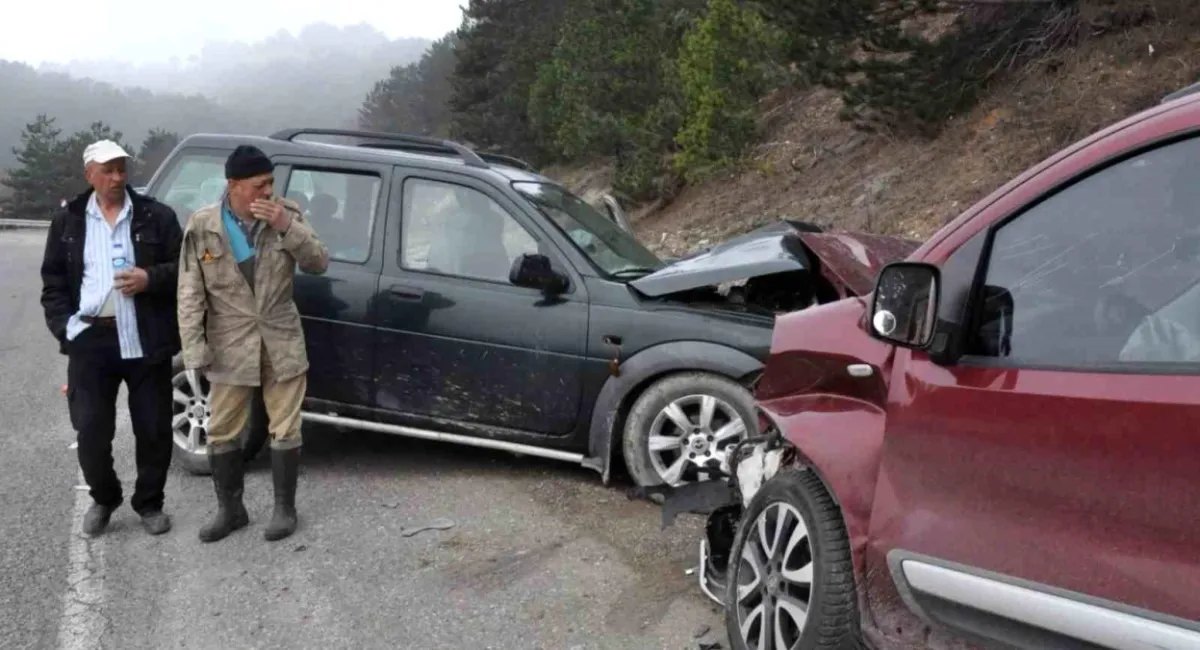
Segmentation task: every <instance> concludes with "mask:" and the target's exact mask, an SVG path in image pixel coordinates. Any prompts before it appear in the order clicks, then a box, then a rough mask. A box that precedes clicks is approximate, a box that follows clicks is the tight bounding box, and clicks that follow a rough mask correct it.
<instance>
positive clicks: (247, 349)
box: [178, 145, 329, 542]
mask: <svg viewBox="0 0 1200 650" xmlns="http://www.w3.org/2000/svg"><path fill="white" fill-rule="evenodd" d="M225 177H226V179H227V183H228V185H227V188H226V190H225V193H224V195H223V196H222V198H221V202H220V203H219V204H217V205H212V206H208V207H205V208H202V209H200V210H199V211H197V212H196V213H194V214H193V215H192V216H191V217H190V218H189V219H188V225H187V229H186V230H185V231H184V235H183V250H182V251H181V253H180V260H179V295H178V301H179V333H180V338H181V339H182V343H183V362H184V366H185V367H186V368H187V369H188V370H189V371H197V372H203V373H204V374H205V376H207V377H208V380H209V383H210V385H211V386H212V394H211V398H210V405H211V408H212V419H211V420H210V423H209V429H208V457H209V461H210V463H211V465H212V477H213V484H214V486H215V488H216V493H217V514H216V516H215V517H214V518H213V520H212V521H211V522H209V523H208V524H207V525H206V526H204V527H203V528H202V529H201V530H200V539H201V541H205V542H214V541H217V540H219V539H222V538H224V537H225V536H226V535H228V534H229V533H231V532H233V531H234V530H237V529H239V528H241V527H243V526H245V525H246V524H247V523H249V515H248V513H247V512H246V508H245V506H244V505H243V503H242V492H243V485H244V481H243V476H244V474H243V468H242V450H241V442H240V438H239V434H240V433H241V431H242V429H243V428H245V425H246V422H247V420H248V418H249V413H250V401H251V399H252V398H253V396H254V391H255V389H256V388H257V387H260V386H261V387H262V391H263V402H264V403H265V404H266V407H267V417H268V420H269V422H270V425H269V431H270V436H271V472H272V477H273V482H274V487H275V511H274V514H273V515H272V517H271V521H270V523H269V524H268V525H267V528H266V530H265V531H264V537H266V539H267V540H278V539H283V538H284V537H287V536H288V535H291V534H292V532H294V531H295V529H296V526H297V522H298V520H297V516H296V505H295V499H296V479H297V473H298V471H299V462H300V444H301V439H300V407H301V404H302V402H303V400H304V393H305V389H306V386H307V372H308V357H307V355H306V352H305V348H304V332H303V330H302V329H301V325H300V316H299V313H298V312H297V310H296V306H295V304H294V302H293V301H292V280H293V275H294V273H295V268H296V266H297V265H299V267H300V270H301V271H303V272H305V273H312V274H322V273H324V272H325V269H326V268H327V267H328V265H329V253H328V251H327V250H326V248H325V245H324V244H322V243H321V241H320V240H319V239H318V238H317V235H316V233H315V232H314V231H313V229H312V227H311V226H309V225H308V223H307V222H306V221H305V220H304V217H303V216H302V215H301V212H300V209H299V206H297V205H296V204H295V203H294V202H292V201H290V200H288V199H283V198H280V197H277V196H275V195H274V194H273V193H272V189H273V186H274V184H275V177H274V164H273V163H272V162H271V160H270V159H269V158H267V156H266V155H265V154H263V152H262V151H261V150H259V149H258V148H257V147H252V146H247V145H243V146H240V147H238V148H237V149H235V150H234V151H233V153H232V154H230V156H229V158H228V160H226V162H225Z"/></svg>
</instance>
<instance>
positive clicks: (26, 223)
mask: <svg viewBox="0 0 1200 650" xmlns="http://www.w3.org/2000/svg"><path fill="white" fill-rule="evenodd" d="M49 227H50V222H49V221H39V220H34V219H0V230H7V229H10V228H49Z"/></svg>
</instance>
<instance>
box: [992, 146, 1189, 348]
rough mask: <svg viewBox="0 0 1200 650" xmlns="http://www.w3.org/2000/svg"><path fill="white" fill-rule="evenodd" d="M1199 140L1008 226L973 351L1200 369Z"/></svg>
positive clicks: (1082, 186) (1161, 150)
mask: <svg viewBox="0 0 1200 650" xmlns="http://www.w3.org/2000/svg"><path fill="white" fill-rule="evenodd" d="M1198 181H1200V139H1197V138H1191V139H1187V140H1183V141H1179V142H1175V143H1172V144H1168V145H1164V146H1160V147H1158V148H1155V149H1153V150H1150V151H1148V152H1145V153H1143V154H1140V155H1137V156H1134V157H1132V158H1128V159H1125V160H1123V161H1120V162H1118V163H1116V164H1114V165H1112V166H1110V167H1107V168H1105V169H1103V170H1101V171H1099V172H1097V173H1095V174H1092V175H1090V176H1088V177H1086V178H1084V179H1083V180H1081V181H1079V182H1076V183H1074V184H1072V185H1071V186H1069V187H1067V188H1066V189H1064V190H1062V191H1060V192H1058V193H1056V194H1054V195H1052V196H1051V197H1049V198H1048V199H1046V200H1044V201H1042V202H1041V203H1039V204H1037V205H1035V206H1034V207H1033V208H1031V209H1029V210H1027V211H1026V212H1025V213H1023V214H1021V215H1020V216H1018V217H1017V218H1016V219H1015V220H1013V221H1010V222H1008V223H1006V224H1004V225H1003V226H1001V227H1000V228H999V229H998V230H997V232H996V234H995V237H994V240H993V243H992V249H991V253H990V259H989V261H988V267H987V273H986V279H985V286H984V288H983V292H984V300H983V301H982V305H983V306H982V309H981V313H980V314H979V320H978V321H977V322H978V323H979V325H978V328H977V331H976V332H975V337H974V339H973V342H972V348H971V350H972V352H973V353H974V354H976V355H982V356H992V357H1004V358H1006V359H1008V360H1011V361H1013V362H1014V364H1015V365H1032V366H1052V367H1068V368H1070V367H1080V368H1086V367H1096V366H1105V367H1115V368H1114V369H1116V370H1120V369H1121V368H1126V369H1128V370H1130V371H1135V366H1139V367H1144V366H1145V365H1146V364H1168V365H1172V366H1176V367H1177V369H1178V367H1179V366H1180V364H1197V363H1200V286H1198V281H1200V245H1198V243H1200V182H1198Z"/></svg>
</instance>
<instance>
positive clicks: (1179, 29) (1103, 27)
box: [551, 0, 1200, 255]
mask: <svg viewBox="0 0 1200 650" xmlns="http://www.w3.org/2000/svg"><path fill="white" fill-rule="evenodd" d="M1196 4H1200V3H1196ZM1116 5H1121V7H1118V8H1120V9H1121V11H1120V12H1117V13H1114V6H1116ZM1192 5H1193V3H1192V2H1186V3H1185V2H1183V0H1162V1H1160V2H1134V3H1131V2H1129V1H1128V0H1125V1H1123V2H1118V3H1113V2H1108V3H1099V2H1097V3H1093V4H1092V6H1090V7H1089V12H1088V14H1087V15H1088V18H1089V19H1090V20H1092V21H1094V28H1093V30H1092V31H1093V34H1092V35H1091V36H1089V38H1087V39H1085V40H1084V41H1083V42H1082V43H1081V44H1080V45H1079V46H1078V47H1076V48H1074V49H1072V50H1069V51H1065V52H1060V53H1058V54H1056V55H1051V56H1049V57H1046V58H1044V59H1042V60H1039V61H1037V62H1035V63H1034V64H1031V65H1029V66H1027V67H1026V68H1024V69H1022V70H1020V71H1018V72H1014V73H1012V74H1011V75H1010V76H1009V77H1010V78H1008V79H1004V80H1001V81H1000V82H999V83H997V84H996V85H995V87H994V88H993V90H992V91H991V92H990V93H989V95H988V96H987V97H986V98H985V99H984V100H983V101H982V102H981V103H980V105H979V106H977V107H976V108H975V110H973V111H971V112H970V113H968V114H965V115H963V116H961V117H960V118H958V119H955V120H952V121H951V122H950V123H949V124H947V125H946V128H945V129H944V131H943V132H942V134H941V136H940V137H938V138H936V139H934V140H919V139H897V138H890V137H888V136H886V135H882V136H881V135H866V134H862V133H858V132H855V131H854V130H852V129H851V128H850V127H849V125H847V124H845V123H844V122H841V121H839V120H838V118H837V113H838V110H839V109H840V108H841V100H840V99H839V98H838V97H837V96H836V95H834V94H832V93H830V92H828V91H814V92H803V93H780V94H777V95H776V96H772V97H769V98H767V99H766V100H764V102H763V117H762V128H763V133H764V137H763V138H762V142H761V144H759V145H758V146H757V147H756V148H755V149H754V150H753V151H752V152H750V154H749V155H748V156H747V160H746V161H745V163H744V164H743V165H742V168H741V169H740V170H737V171H734V172H730V173H727V174H724V175H723V176H721V177H719V178H714V179H712V180H710V181H708V182H706V183H703V184H700V185H697V186H693V187H689V188H687V189H685V190H684V191H683V192H682V193H681V194H680V196H679V197H678V198H676V199H675V200H674V201H673V202H672V203H671V204H670V205H668V206H666V207H665V208H661V209H658V208H657V207H656V206H652V207H649V208H643V209H641V210H635V211H633V213H632V214H631V218H632V219H633V221H634V225H635V227H636V228H637V229H638V231H639V234H640V236H641V237H642V238H643V240H644V241H646V242H647V243H649V244H650V245H651V246H653V247H655V248H657V249H659V250H660V251H661V252H663V253H665V254H673V255H679V254H684V253H687V252H691V251H694V250H695V249H697V248H700V247H703V246H705V245H709V244H712V243H715V242H716V241H719V240H721V239H724V238H727V237H729V236H732V235H735V234H738V233H741V232H745V231H747V230H751V229H753V228H755V227H758V226H760V225H762V224H765V223H769V222H771V221H774V220H776V219H779V218H792V219H800V220H806V221H812V222H816V223H819V224H821V225H824V226H826V227H834V228H843V229H848V230H866V231H870V232H876V233H884V234H899V235H904V236H908V237H913V238H917V239H924V238H926V237H928V236H929V235H930V234H932V233H933V232H934V231H935V230H937V228H938V227H940V226H941V225H942V224H943V223H944V222H945V221H947V220H949V219H951V218H953V217H954V216H956V215H957V214H959V213H960V212H961V211H963V210H964V209H966V208H967V207H969V206H970V205H971V204H972V203H974V202H975V201H977V200H979V199H980V198H982V197H983V196H985V195H986V194H988V193H989V192H991V191H992V190H993V189H995V188H996V187H998V186H1000V185H1002V184H1003V183H1004V182H1005V181H1007V180H1008V179H1009V178H1011V177H1012V176H1015V175H1016V174H1018V173H1020V172H1021V171H1022V170H1024V169H1025V168H1027V167H1029V166H1031V165H1033V164H1035V163H1037V162H1038V161H1040V160H1041V159H1043V158H1045V157H1046V156H1048V155H1050V154H1052V153H1053V152H1055V151H1057V150H1058V149H1060V148H1062V147H1064V146H1066V145H1068V144H1070V143H1072V142H1074V141H1076V140H1078V139H1080V138H1083V137H1085V136H1087V135H1088V134H1089V133H1092V132H1094V131H1096V130H1098V129H1100V128H1103V127H1104V126H1106V125H1108V124H1110V123H1112V122H1115V121H1118V120H1120V119H1122V118H1124V117H1126V116H1128V115H1130V114H1132V113H1135V112H1137V111H1139V110H1142V109H1145V108H1148V107H1150V106H1152V105H1154V104H1156V103H1157V102H1158V101H1159V99H1160V98H1161V97H1162V96H1163V95H1165V94H1166V93H1168V92H1170V91H1172V90H1175V89H1177V88H1179V87H1181V86H1184V85H1186V84H1188V83H1191V82H1192V81H1194V80H1196V78H1197V73H1198V72H1200V30H1198V29H1197V27H1200V6H1192ZM1129 7H1133V9H1129ZM1146 12H1148V13H1147V15H1149V16H1150V17H1153V16H1154V15H1155V13H1156V12H1157V14H1158V15H1160V16H1161V15H1172V16H1177V17H1178V18H1176V19H1174V20H1169V21H1150V22H1146V17H1145V16H1142V17H1140V18H1139V17H1138V16H1139V14H1140V13H1146ZM1130 22H1132V23H1139V22H1140V23H1142V24H1139V25H1135V26H1129V25H1128V24H1127V23H1130ZM607 173H608V172H607V171H606V170H605V169H604V168H603V167H602V166H597V165H590V166H588V167H586V168H582V169H576V170H552V171H551V174H552V175H554V176H556V177H557V178H560V179H562V180H564V182H567V183H568V184H569V185H570V186H572V187H574V188H580V189H583V190H586V191H587V193H588V194H595V193H598V192H599V191H603V189H604V186H605V183H607V182H608V176H606V174H607Z"/></svg>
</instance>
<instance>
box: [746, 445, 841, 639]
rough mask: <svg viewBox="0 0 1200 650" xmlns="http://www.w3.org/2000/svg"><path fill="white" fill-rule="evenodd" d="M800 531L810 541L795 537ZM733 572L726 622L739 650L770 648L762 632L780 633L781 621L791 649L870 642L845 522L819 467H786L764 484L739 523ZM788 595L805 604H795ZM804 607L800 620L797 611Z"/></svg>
mask: <svg viewBox="0 0 1200 650" xmlns="http://www.w3.org/2000/svg"><path fill="white" fill-rule="evenodd" d="M796 524H801V525H803V528H802V529H801V528H799V527H798V526H797V525H796ZM763 531H766V535H765V536H764V535H762V532H763ZM799 535H803V539H802V540H801V541H799V542H798V543H793V542H794V540H795V538H794V537H793V536H799ZM768 547H771V548H768ZM789 549H791V550H790V551H789ZM752 561H753V564H752ZM764 574H765V576H764ZM726 575H727V576H728V581H727V583H726V592H725V603H726V606H725V628H726V631H727V632H728V634H729V641H730V644H731V645H732V646H733V648H735V650H747V649H748V648H754V647H767V646H765V645H763V646H760V645H759V644H758V643H757V642H758V641H762V640H765V639H762V638H760V637H759V634H760V633H761V632H763V631H764V623H765V624H766V626H765V627H766V631H767V632H768V633H770V634H772V635H774V634H775V633H776V629H775V628H776V624H779V623H780V622H782V624H781V625H780V630H779V633H780V634H781V636H782V639H783V641H784V643H783V644H782V646H783V647H786V648H795V649H797V650H817V649H820V650H858V649H859V648H862V647H864V646H863V645H862V642H861V633H860V631H859V625H860V622H859V616H858V602H857V600H856V599H857V592H856V590H855V586H854V568H853V564H852V562H851V557H850V541H849V538H848V536H847V534H846V526H845V523H844V522H843V521H842V516H841V511H840V510H839V509H838V506H837V505H836V504H835V503H834V501H833V499H832V497H830V495H829V492H828V491H826V489H825V486H824V485H823V484H822V483H821V480H820V479H819V478H817V476H816V474H814V473H813V472H811V471H807V470H802V469H797V468H788V469H784V470H781V471H780V472H779V474H777V475H775V476H774V477H773V478H771V479H770V480H769V481H767V482H766V483H765V484H764V485H763V486H762V488H761V489H759V491H758V493H757V494H755V495H754V498H753V499H751V501H750V505H749V506H748V507H747V508H746V511H745V512H744V513H743V515H742V519H741V523H740V524H739V525H738V532H737V535H736V536H735V537H734V540H733V547H732V549H731V551H730V555H729V569H728V571H727V573H726ZM805 595H807V597H808V598H807V602H805V601H804V596H805ZM789 601H791V602H795V601H800V604H803V605H805V608H804V609H803V610H801V609H800V608H798V607H792V608H789V607H788V606H787V604H786V603H787V602H789ZM760 608H761V609H760ZM780 611H782V615H781V614H778V613H777V612H780ZM801 611H803V621H804V622H803V624H802V625H798V624H797V623H796V618H795V617H794V614H793V613H801ZM763 612H770V613H771V614H770V615H767V616H764V615H763ZM776 617H777V618H776ZM755 618H757V623H755V622H754V620H755ZM768 619H769V620H768ZM747 623H749V624H748V625H747ZM743 630H745V631H744V632H743ZM779 646H780V644H779V643H778V642H774V643H772V645H771V646H770V647H779Z"/></svg>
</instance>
